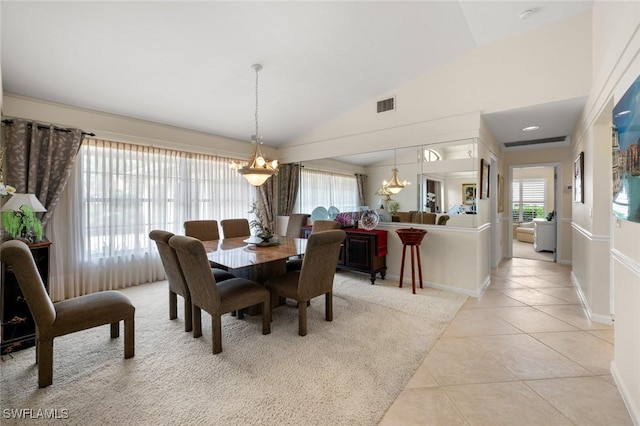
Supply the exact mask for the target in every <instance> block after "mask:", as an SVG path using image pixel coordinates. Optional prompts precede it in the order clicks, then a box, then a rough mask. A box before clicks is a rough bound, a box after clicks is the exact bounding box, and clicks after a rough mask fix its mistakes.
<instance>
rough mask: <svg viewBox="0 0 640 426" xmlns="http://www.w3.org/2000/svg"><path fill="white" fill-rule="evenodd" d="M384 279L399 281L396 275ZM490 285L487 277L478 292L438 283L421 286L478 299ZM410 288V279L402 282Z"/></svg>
mask: <svg viewBox="0 0 640 426" xmlns="http://www.w3.org/2000/svg"><path fill="white" fill-rule="evenodd" d="M386 278H391V279H394V280H397V281H399V280H400V276H398V275H390V274H387V276H386ZM489 283H490V281H489V277H487V278H485V280H484V281H483V282H482V286H480V289H479V290H476V291H473V290H467V289H464V288H459V287H452V286H450V285H446V284H439V283H434V282H431V281H424V280H423V281H422V284H423V286H426V287H432V288H437V289H438V290H446V291H450V292H452V293H458V294H464V295H465V296H471V297H480V294H481V293H482V291H483V290H484V288H485V287H486V286H488V285H489ZM407 285H408V286H411V278H409V279H408V281H407V279H406V277H405V279H404V280H403V283H402V286H403V287H404V286H407Z"/></svg>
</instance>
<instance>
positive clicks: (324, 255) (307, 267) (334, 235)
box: [298, 229, 347, 300]
mask: <svg viewBox="0 0 640 426" xmlns="http://www.w3.org/2000/svg"><path fill="white" fill-rule="evenodd" d="M346 236H347V234H346V233H345V232H344V231H343V230H342V229H334V230H331V231H324V232H317V233H313V232H312V233H311V235H309V241H307V248H306V250H305V252H304V257H303V258H302V269H301V270H300V277H299V279H298V294H299V295H300V296H301V297H302V298H303V299H307V300H308V299H310V298H312V297H315V296H319V295H321V294H324V293H327V292H328V291H331V289H332V288H333V277H334V275H335V273H336V266H337V265H338V258H339V256H340V248H341V246H342V242H343V241H344V239H345V238H346Z"/></svg>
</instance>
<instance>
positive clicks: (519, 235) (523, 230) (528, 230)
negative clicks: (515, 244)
mask: <svg viewBox="0 0 640 426" xmlns="http://www.w3.org/2000/svg"><path fill="white" fill-rule="evenodd" d="M533 225H534V224H533V222H524V223H521V224H520V226H518V227H517V228H516V239H517V240H518V241H522V242H525V243H531V244H533V241H534V238H535V236H534V232H533V231H534V228H533Z"/></svg>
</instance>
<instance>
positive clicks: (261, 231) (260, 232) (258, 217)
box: [249, 201, 273, 243]
mask: <svg viewBox="0 0 640 426" xmlns="http://www.w3.org/2000/svg"><path fill="white" fill-rule="evenodd" d="M249 213H252V214H254V215H255V218H254V219H253V220H251V221H250V222H249V227H250V228H251V229H255V230H256V233H255V236H256V237H258V238H260V239H261V240H262V241H263V242H265V243H268V242H269V240H271V238H273V232H271V230H270V229H269V227H268V226H266V225H264V223H266V221H265V220H264V217H263V215H262V212H261V211H260V208H259V207H258V203H257V202H256V201H254V202H253V204H251V210H249Z"/></svg>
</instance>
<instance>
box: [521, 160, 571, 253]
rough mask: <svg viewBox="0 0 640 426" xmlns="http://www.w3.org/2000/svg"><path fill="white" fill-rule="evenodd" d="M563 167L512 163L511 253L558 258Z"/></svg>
mask: <svg viewBox="0 0 640 426" xmlns="http://www.w3.org/2000/svg"><path fill="white" fill-rule="evenodd" d="M559 167H560V166H559V165H558V164H541V165H522V166H511V167H510V179H509V182H510V190H509V205H510V209H509V211H510V215H511V216H510V223H511V225H512V226H511V232H510V233H511V239H510V242H511V244H510V250H509V252H510V254H511V257H515V258H524V259H535V260H544V261H549V262H556V259H557V251H558V245H557V241H558V236H557V234H558V227H557V218H558V214H557V206H558V178H557V176H558V170H559Z"/></svg>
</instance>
